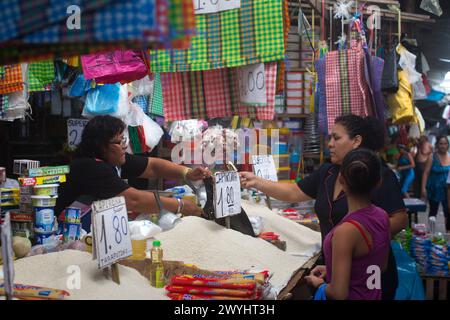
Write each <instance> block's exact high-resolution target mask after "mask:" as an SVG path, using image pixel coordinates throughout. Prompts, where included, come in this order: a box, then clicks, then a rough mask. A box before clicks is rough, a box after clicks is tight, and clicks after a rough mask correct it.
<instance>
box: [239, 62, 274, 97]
mask: <svg viewBox="0 0 450 320" xmlns="http://www.w3.org/2000/svg"><path fill="white" fill-rule="evenodd" d="M264 72H265V71H264V63H258V64H252V65H248V66H243V67H240V68H239V71H238V74H239V91H240V98H241V103H244V104H251V105H261V106H265V105H267V91H266V77H265V73H264Z"/></svg>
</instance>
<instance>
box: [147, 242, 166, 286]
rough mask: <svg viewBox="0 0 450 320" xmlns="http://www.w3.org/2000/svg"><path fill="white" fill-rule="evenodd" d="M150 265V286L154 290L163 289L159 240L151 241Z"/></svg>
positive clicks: (162, 269)
mask: <svg viewBox="0 0 450 320" xmlns="http://www.w3.org/2000/svg"><path fill="white" fill-rule="evenodd" d="M150 255H151V260H152V265H151V269H150V284H151V285H152V286H153V287H155V288H163V287H164V285H165V281H164V265H163V262H162V261H163V260H162V259H163V249H162V248H161V242H160V241H159V240H155V241H153V247H152V250H151V251H150Z"/></svg>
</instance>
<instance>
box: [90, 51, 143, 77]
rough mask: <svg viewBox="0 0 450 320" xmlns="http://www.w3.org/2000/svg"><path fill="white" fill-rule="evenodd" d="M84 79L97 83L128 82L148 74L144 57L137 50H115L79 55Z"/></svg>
mask: <svg viewBox="0 0 450 320" xmlns="http://www.w3.org/2000/svg"><path fill="white" fill-rule="evenodd" d="M81 64H82V66H83V73H84V76H85V78H86V79H95V81H96V82H97V83H116V82H120V83H122V84H124V83H128V82H131V81H134V80H138V79H142V78H143V77H145V76H146V75H147V74H148V71H147V66H146V65H145V62H144V57H143V56H142V54H141V52H140V51H138V50H116V51H111V52H106V53H95V54H88V55H82V56H81Z"/></svg>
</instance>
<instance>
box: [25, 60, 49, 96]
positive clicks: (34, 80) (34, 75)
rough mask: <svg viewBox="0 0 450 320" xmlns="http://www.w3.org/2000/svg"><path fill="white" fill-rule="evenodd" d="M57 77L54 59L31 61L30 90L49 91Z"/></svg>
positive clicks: (29, 70)
mask: <svg viewBox="0 0 450 320" xmlns="http://www.w3.org/2000/svg"><path fill="white" fill-rule="evenodd" d="M54 79H55V65H54V63H53V60H45V61H38V62H31V63H30V64H29V65H28V91H29V92H33V91H49V90H50V86H49V85H50V84H51V83H52V82H53V80H54Z"/></svg>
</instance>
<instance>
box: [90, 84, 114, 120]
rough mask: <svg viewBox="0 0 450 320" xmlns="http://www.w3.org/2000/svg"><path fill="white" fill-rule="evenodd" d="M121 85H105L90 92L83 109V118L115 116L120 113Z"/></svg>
mask: <svg viewBox="0 0 450 320" xmlns="http://www.w3.org/2000/svg"><path fill="white" fill-rule="evenodd" d="M120 89H121V88H120V84H118V83H115V84H105V85H102V86H97V87H95V88H94V89H92V90H89V92H88V94H87V97H86V103H85V105H84V109H83V114H82V115H83V116H85V117H89V116H96V115H100V114H113V113H116V112H117V111H118V108H119V98H120Z"/></svg>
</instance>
